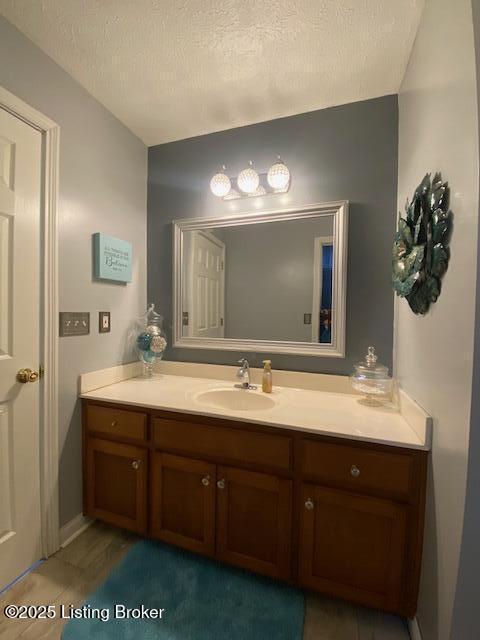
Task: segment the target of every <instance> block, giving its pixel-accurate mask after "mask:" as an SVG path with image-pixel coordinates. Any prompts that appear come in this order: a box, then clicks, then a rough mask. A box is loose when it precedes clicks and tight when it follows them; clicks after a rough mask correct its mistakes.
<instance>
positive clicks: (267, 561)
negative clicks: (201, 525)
mask: <svg viewBox="0 0 480 640" xmlns="http://www.w3.org/2000/svg"><path fill="white" fill-rule="evenodd" d="M217 477H218V481H217V488H218V492H217V558H218V559H219V560H224V561H226V562H229V563H230V564H235V565H238V566H240V567H245V568H246V569H250V570H252V571H256V572H258V573H263V574H265V575H269V576H273V577H275V578H285V579H288V578H289V577H290V567H291V553H290V541H291V522H292V482H291V480H287V479H284V478H279V477H277V476H273V475H268V474H265V473H255V472H252V471H244V470H243V469H233V468H230V467H219V468H218V472H217Z"/></svg>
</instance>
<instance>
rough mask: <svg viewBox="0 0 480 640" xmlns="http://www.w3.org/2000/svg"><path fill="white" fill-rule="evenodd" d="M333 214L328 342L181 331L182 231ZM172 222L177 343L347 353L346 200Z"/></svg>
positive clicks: (301, 352)
mask: <svg viewBox="0 0 480 640" xmlns="http://www.w3.org/2000/svg"><path fill="white" fill-rule="evenodd" d="M327 215H331V216H333V234H332V235H333V237H334V238H335V240H336V241H335V243H334V249H333V264H334V271H333V282H332V342H331V343H330V344H321V343H310V342H295V341H280V340H246V339H234V338H193V337H185V336H182V257H183V232H184V231H198V230H200V229H209V228H212V227H236V226H241V225H245V224H262V223H266V222H282V221H287V220H305V219H307V218H319V217H323V216H327ZM172 225H173V346H174V347H180V348H188V349H217V350H222V351H239V352H244V351H256V352H257V353H284V354H290V355H303V356H318V357H330V358H344V357H345V327H346V300H347V244H348V201H347V200H341V201H338V202H327V203H324V204H311V205H307V206H302V207H298V208H293V209H275V210H271V211H262V212H259V213H240V214H235V215H229V216H219V217H213V218H188V219H184V220H174V221H173V222H172Z"/></svg>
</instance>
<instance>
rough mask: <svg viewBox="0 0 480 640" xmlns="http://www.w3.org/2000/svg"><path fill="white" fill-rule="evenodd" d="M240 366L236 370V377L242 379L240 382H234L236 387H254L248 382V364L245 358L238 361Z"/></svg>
mask: <svg viewBox="0 0 480 640" xmlns="http://www.w3.org/2000/svg"><path fill="white" fill-rule="evenodd" d="M238 363H239V364H240V368H239V370H238V371H237V378H240V380H241V381H242V382H241V384H236V385H235V387H236V388H237V389H256V388H257V387H256V386H255V385H252V384H250V365H249V364H248V360H247V359H246V358H242V359H241V360H239V361H238Z"/></svg>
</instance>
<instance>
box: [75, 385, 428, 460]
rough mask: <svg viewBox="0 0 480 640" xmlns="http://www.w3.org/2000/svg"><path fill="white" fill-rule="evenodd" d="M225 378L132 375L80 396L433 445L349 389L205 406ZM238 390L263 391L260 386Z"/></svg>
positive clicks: (288, 391)
mask: <svg viewBox="0 0 480 640" xmlns="http://www.w3.org/2000/svg"><path fill="white" fill-rule="evenodd" d="M232 388H233V384H232V383H229V382H226V381H225V380H212V379H205V378H193V377H186V376H179V375H155V376H154V377H153V378H150V379H146V378H130V379H128V380H124V381H122V382H117V383H115V384H110V385H108V386H104V387H102V388H99V389H96V390H94V391H89V392H86V393H83V394H82V396H81V397H82V398H87V399H89V400H98V401H102V402H112V403H116V404H125V405H134V406H138V407H145V408H149V409H163V410H166V411H177V412H181V413H191V414H198V415H203V416H211V417H214V418H226V419H228V420H238V421H243V422H252V423H256V424H265V425H269V426H273V427H279V428H284V429H285V428H288V429H294V430H299V431H304V432H308V433H315V434H319V435H328V436H335V437H338V438H347V439H353V440H361V441H366V442H375V443H380V444H387V445H392V446H399V447H406V448H409V449H429V448H430V446H429V443H427V442H425V441H422V440H421V439H420V437H419V436H418V435H417V433H416V432H415V431H414V429H413V428H412V427H411V426H410V424H409V422H408V421H407V419H406V418H405V417H404V415H402V413H400V412H399V411H398V410H396V409H395V408H394V407H392V406H381V407H369V406H365V405H363V404H360V403H359V396H358V395H353V394H347V393H334V392H325V391H310V390H305V389H297V388H291V387H279V386H277V387H275V388H274V390H273V393H272V394H271V396H270V397H271V398H272V400H274V401H275V405H274V406H273V407H272V408H268V409H261V410H255V411H237V410H232V409H228V410H227V409H220V408H217V407H212V406H206V405H204V404H202V403H201V402H199V401H198V400H197V399H196V396H198V395H199V394H200V393H202V392H204V391H208V390H210V389H232ZM238 393H249V394H251V393H254V394H262V391H261V390H256V391H250V390H249V391H243V390H238Z"/></svg>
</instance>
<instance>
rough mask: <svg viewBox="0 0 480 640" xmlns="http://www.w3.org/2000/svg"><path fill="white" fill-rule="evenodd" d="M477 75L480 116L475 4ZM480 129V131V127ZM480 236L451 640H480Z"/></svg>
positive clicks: (479, 25)
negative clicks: (462, 514)
mask: <svg viewBox="0 0 480 640" xmlns="http://www.w3.org/2000/svg"><path fill="white" fill-rule="evenodd" d="M472 9H473V29H474V40H475V54H476V56H475V57H476V73H477V105H478V110H479V113H480V3H479V2H478V0H473V1H472ZM479 129H480V127H479ZM479 255H480V235H479V237H478V240H477V283H476V307H475V318H476V320H475V340H474V355H473V379H472V405H471V415H470V442H469V451H468V473H467V492H466V500H465V517H464V525H463V536H462V547H461V552H460V566H459V570H458V583H457V592H456V595H455V606H454V609H453V620H452V633H451V640H470V639H472V640H473V639H477V638H480V616H479V615H478V577H479V575H480V552H479V548H478V545H479V541H480V394H479V393H478V390H479V389H480V261H479V260H478V256H479Z"/></svg>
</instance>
